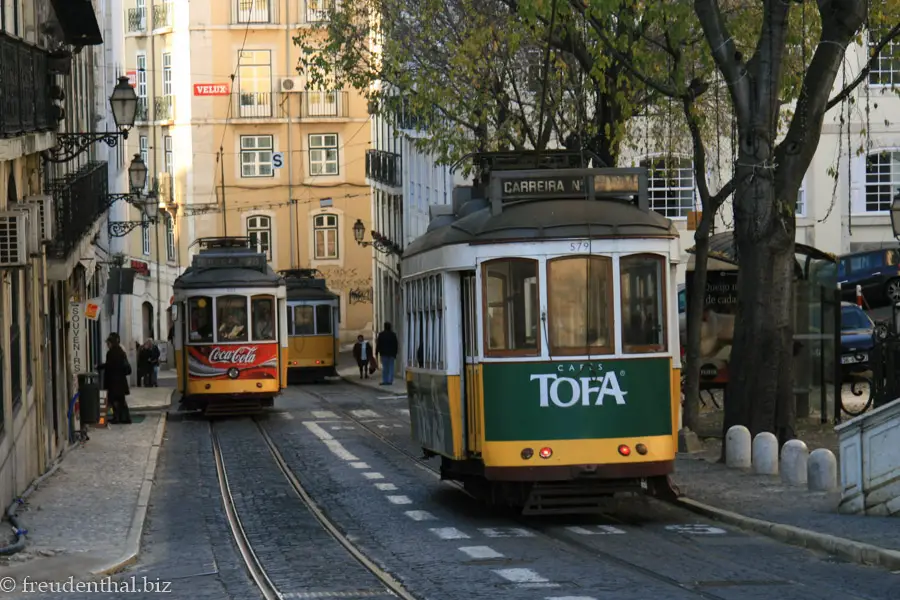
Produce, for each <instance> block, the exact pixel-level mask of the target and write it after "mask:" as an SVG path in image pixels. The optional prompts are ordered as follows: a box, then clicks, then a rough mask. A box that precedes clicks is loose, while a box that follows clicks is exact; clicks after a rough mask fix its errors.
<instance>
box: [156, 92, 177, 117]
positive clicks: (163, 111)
mask: <svg viewBox="0 0 900 600" xmlns="http://www.w3.org/2000/svg"><path fill="white" fill-rule="evenodd" d="M153 118H154V119H155V120H157V121H172V120H173V119H175V96H157V97H156V98H154V99H153Z"/></svg>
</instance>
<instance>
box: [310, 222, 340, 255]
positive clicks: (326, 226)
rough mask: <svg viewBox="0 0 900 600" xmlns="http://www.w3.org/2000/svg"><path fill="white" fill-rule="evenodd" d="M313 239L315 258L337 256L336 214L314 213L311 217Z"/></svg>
mask: <svg viewBox="0 0 900 600" xmlns="http://www.w3.org/2000/svg"><path fill="white" fill-rule="evenodd" d="M313 239H314V240H315V242H314V243H315V255H316V258H317V259H329V258H337V257H338V218H337V215H333V214H324V215H316V216H315V217H314V218H313Z"/></svg>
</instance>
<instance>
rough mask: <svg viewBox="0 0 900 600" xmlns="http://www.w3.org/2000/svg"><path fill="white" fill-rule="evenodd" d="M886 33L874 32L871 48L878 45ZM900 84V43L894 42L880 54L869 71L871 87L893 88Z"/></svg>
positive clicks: (870, 43)
mask: <svg viewBox="0 0 900 600" xmlns="http://www.w3.org/2000/svg"><path fill="white" fill-rule="evenodd" d="M883 33H884V32H880V33H879V32H872V33H871V34H870V37H869V48H870V49H871V48H872V47H874V46H875V45H876V44H878V42H879V39H880V38H881V36H882V35H883ZM897 84H900V42H898V41H897V40H892V41H890V42H888V45H887V46H885V47H884V48H882V50H881V52H879V53H878V58H877V59H876V60H875V61H874V63H873V64H872V70H871V71H869V85H872V86H875V85H884V86H892V85H897Z"/></svg>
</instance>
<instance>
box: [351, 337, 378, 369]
mask: <svg viewBox="0 0 900 600" xmlns="http://www.w3.org/2000/svg"><path fill="white" fill-rule="evenodd" d="M353 359H354V360H356V366H358V367H359V378H360V379H368V378H369V365H370V364H371V363H373V362H374V361H375V357H374V356H372V345H371V344H370V343H369V342H368V340H366V339H365V338H364V337H363V336H361V335H358V336H356V343H355V344H353Z"/></svg>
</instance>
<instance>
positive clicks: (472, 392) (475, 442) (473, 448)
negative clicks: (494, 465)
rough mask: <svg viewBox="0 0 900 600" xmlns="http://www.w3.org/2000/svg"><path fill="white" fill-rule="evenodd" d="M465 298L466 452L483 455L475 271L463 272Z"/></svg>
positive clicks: (463, 372)
mask: <svg viewBox="0 0 900 600" xmlns="http://www.w3.org/2000/svg"><path fill="white" fill-rule="evenodd" d="M460 283H461V285H460V295H461V296H462V298H461V300H462V325H463V326H462V333H463V340H462V342H463V343H462V352H463V357H462V358H463V360H462V364H463V366H464V368H463V369H462V378H463V382H462V393H463V398H462V401H463V402H464V403H465V407H466V450H467V451H468V452H470V453H479V454H480V453H481V437H482V423H481V414H482V411H481V406H480V405H479V402H480V399H481V369H479V365H478V335H477V333H478V311H477V308H478V294H477V292H476V289H475V271H463V272H462V273H460Z"/></svg>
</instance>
